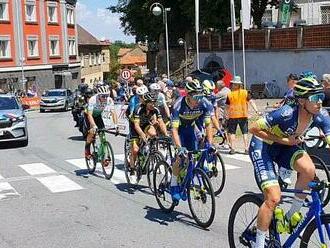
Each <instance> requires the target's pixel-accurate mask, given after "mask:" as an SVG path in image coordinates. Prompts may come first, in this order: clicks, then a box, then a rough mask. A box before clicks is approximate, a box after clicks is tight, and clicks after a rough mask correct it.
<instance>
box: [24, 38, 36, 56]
mask: <svg viewBox="0 0 330 248" xmlns="http://www.w3.org/2000/svg"><path fill="white" fill-rule="evenodd" d="M27 45H28V56H29V57H37V56H39V50H38V37H35V36H31V37H28V38H27Z"/></svg>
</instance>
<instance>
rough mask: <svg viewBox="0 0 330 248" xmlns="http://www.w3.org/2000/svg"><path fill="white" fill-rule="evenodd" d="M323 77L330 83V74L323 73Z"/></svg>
mask: <svg viewBox="0 0 330 248" xmlns="http://www.w3.org/2000/svg"><path fill="white" fill-rule="evenodd" d="M322 79H323V81H326V82H327V83H330V74H323V76H322Z"/></svg>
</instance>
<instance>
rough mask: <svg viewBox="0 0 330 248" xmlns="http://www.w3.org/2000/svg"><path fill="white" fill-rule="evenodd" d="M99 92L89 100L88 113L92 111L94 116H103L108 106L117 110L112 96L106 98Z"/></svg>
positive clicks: (112, 109)
mask: <svg viewBox="0 0 330 248" xmlns="http://www.w3.org/2000/svg"><path fill="white" fill-rule="evenodd" d="M101 99H102V98H101V97H100V96H99V95H98V94H97V95H94V96H92V97H91V98H90V99H89V100H88V106H87V113H92V115H93V117H97V116H101V115H102V112H103V111H104V109H105V108H106V107H107V108H109V110H110V111H114V110H115V105H114V102H113V100H112V98H111V97H107V98H106V99H105V100H103V99H102V100H101Z"/></svg>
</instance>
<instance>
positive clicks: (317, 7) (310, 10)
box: [263, 0, 330, 27]
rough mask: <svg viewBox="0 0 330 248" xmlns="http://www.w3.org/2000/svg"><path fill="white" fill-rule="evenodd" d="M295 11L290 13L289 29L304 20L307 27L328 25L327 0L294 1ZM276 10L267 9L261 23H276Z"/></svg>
mask: <svg viewBox="0 0 330 248" xmlns="http://www.w3.org/2000/svg"><path fill="white" fill-rule="evenodd" d="M294 2H295V3H296V5H297V9H296V10H295V11H294V12H293V13H292V16H291V21H290V27H293V26H294V24H295V23H296V22H297V21H300V20H304V21H306V24H307V25H320V24H330V1H329V0H295V1H294ZM277 19H278V9H276V8H275V7H273V8H268V9H267V10H266V12H265V14H264V17H263V21H267V22H269V21H271V22H275V23H276V22H277Z"/></svg>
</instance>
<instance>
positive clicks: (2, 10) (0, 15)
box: [0, 1, 9, 21]
mask: <svg viewBox="0 0 330 248" xmlns="http://www.w3.org/2000/svg"><path fill="white" fill-rule="evenodd" d="M8 20H9V15H8V3H7V1H0V21H8Z"/></svg>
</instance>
